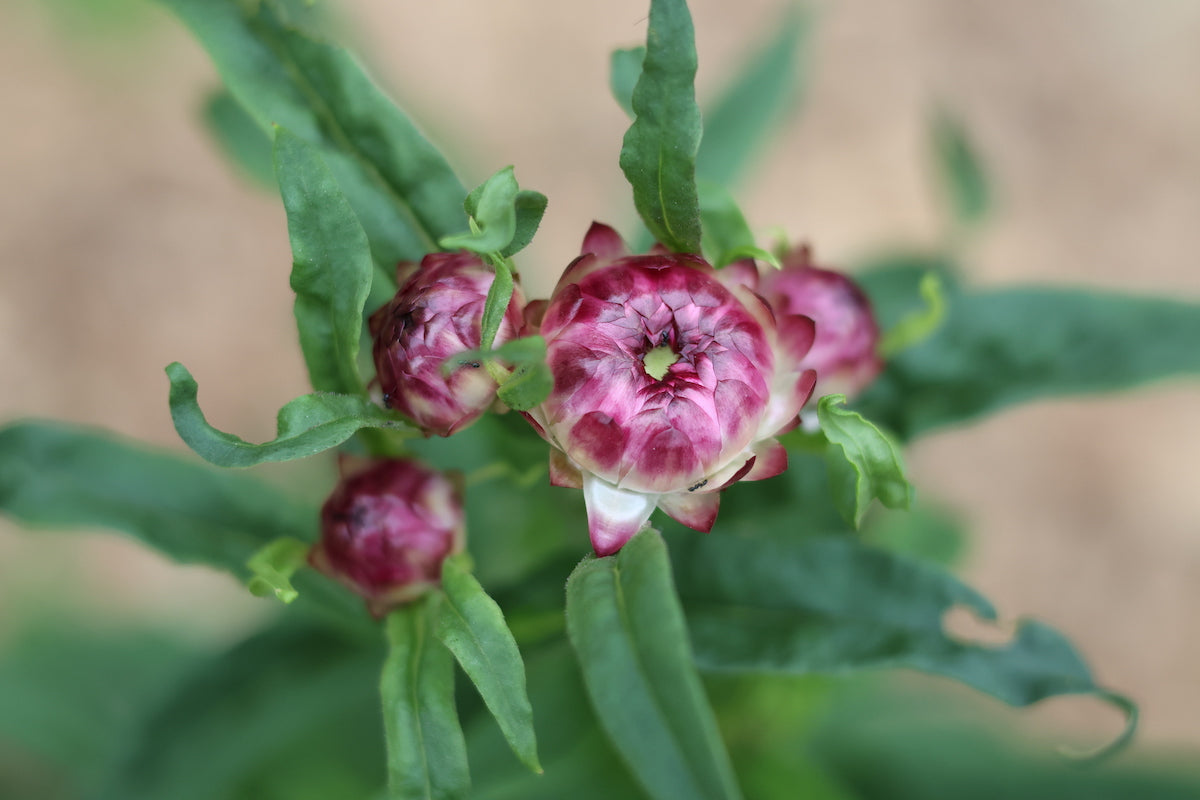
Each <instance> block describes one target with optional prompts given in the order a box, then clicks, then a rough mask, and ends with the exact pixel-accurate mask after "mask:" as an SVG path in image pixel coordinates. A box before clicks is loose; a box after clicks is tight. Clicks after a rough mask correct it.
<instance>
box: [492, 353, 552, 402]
mask: <svg viewBox="0 0 1200 800" xmlns="http://www.w3.org/2000/svg"><path fill="white" fill-rule="evenodd" d="M553 389H554V375H553V373H551V372H550V367H549V366H548V365H547V364H546V363H545V362H544V361H534V362H526V363H524V364H521V365H519V366H518V367H517V368H516V369H515V370H513V373H512V375H511V376H509V378H508V380H507V381H505V382H504V384H503V385H502V386H500V388H499V389H497V390H496V397H498V398H500V401H501V402H502V403H504V404H505V405H506V406H508V407H509V408H511V409H512V410H513V411H528V410H529V409H531V408H533V407H534V406H536V405H538V404H540V403H541V402H542V401H544V400H545V399H546V398H547V397H549V396H550V392H551V391H552V390H553Z"/></svg>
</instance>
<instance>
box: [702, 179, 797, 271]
mask: <svg viewBox="0 0 1200 800" xmlns="http://www.w3.org/2000/svg"><path fill="white" fill-rule="evenodd" d="M700 220H701V222H702V223H703V227H704V236H703V243H704V253H705V255H706V256H707V258H708V260H709V261H710V262H711V263H712V264H713V265H714V266H717V267H724V266H726V265H727V264H732V263H733V262H734V261H738V260H739V259H743V258H756V259H761V260H762V261H765V262H766V263H768V264H770V265H771V266H773V267H775V268H776V269H778V268H779V266H780V265H779V259H778V258H776V256H775V254H774V253H771V252H769V251H767V250H764V249H762V248H761V247H758V246H757V245H756V244H755V243H754V234H753V233H751V232H750V226H749V225H747V224H746V218H745V217H744V216H743V215H742V210H741V209H740V208H738V206H737V202H736V201H734V199H733V195H731V194H730V193H729V192H727V191H725V189H724V187H722V186H721V185H720V184H718V183H712V182H711V181H705V180H701V181H700Z"/></svg>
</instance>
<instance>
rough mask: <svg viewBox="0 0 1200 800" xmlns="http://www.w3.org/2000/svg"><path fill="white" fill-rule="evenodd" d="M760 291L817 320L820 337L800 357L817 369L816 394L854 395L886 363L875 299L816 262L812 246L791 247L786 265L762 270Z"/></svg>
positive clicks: (783, 309)
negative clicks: (882, 356) (880, 348)
mask: <svg viewBox="0 0 1200 800" xmlns="http://www.w3.org/2000/svg"><path fill="white" fill-rule="evenodd" d="M759 292H760V293H761V294H762V296H763V297H764V298H766V300H767V302H768V303H770V304H771V307H772V308H773V309H774V310H775V313H776V314H779V315H803V316H806V317H810V318H812V320H813V322H815V323H816V338H815V340H814V341H813V343H812V348H811V349H810V350H809V351H808V355H807V356H805V357H804V359H803V362H802V366H803V367H804V368H805V369H812V370H816V372H817V386H816V389H815V390H814V392H813V396H814V397H823V396H824V395H827V394H844V395H846V396H847V397H854V396H855V395H857V394H858V393H860V392H861V391H862V390H863V389H865V388H866V387H867V385H868V384H869V383H871V381H873V380H874V379H875V377H876V376H877V375H878V374H879V372H880V371H881V370H882V369H883V361H882V360H881V359H880V358H879V356H878V354H877V352H876V350H877V348H878V345H879V325H878V324H877V323H876V321H875V314H874V312H873V311H872V309H871V301H870V300H868V299H867V296H866V295H865V294H864V293H863V291H862V289H861V288H859V286H858V285H857V284H856V283H855V282H854V281H853V280H851V279H850V278H849V277H848V276H847V275H844V274H842V273H840V272H834V271H832V270H827V269H822V268H820V267H817V266H814V265H813V263H812V257H811V253H810V251H809V248H808V247H806V246H801V247H799V248H797V249H795V250H793V251H792V252H791V253H789V254H788V255H787V256H786V257H785V258H784V259H783V269H781V270H773V269H767V270H764V271H763V274H762V277H761V283H760V286H759Z"/></svg>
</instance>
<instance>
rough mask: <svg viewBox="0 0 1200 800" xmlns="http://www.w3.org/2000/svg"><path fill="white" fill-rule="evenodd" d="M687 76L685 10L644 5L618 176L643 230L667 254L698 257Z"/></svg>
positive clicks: (674, 4) (693, 121)
mask: <svg viewBox="0 0 1200 800" xmlns="http://www.w3.org/2000/svg"><path fill="white" fill-rule="evenodd" d="M695 76H696V44H695V33H694V31H693V30H692V17H691V14H690V13H689V12H688V9H687V3H686V2H684V0H651V3H650V27H649V30H648V31H647V34H646V55H645V59H644V61H643V62H642V73H641V76H640V77H639V78H638V81H637V84H636V86H635V87H634V90H633V97H632V100H631V105H632V107H633V111H634V114H635V115H636V116H635V118H634V121H633V124H632V125H631V126H630V127H629V130H628V131H626V133H625V141H624V144H623V145H622V147H621V159H620V161H621V170H622V171H623V172H624V173H625V177H626V178H627V179H628V180H629V183H630V185H631V186H632V187H633V202H634V206H636V208H637V211H638V214H640V215H641V217H642V221H643V222H645V223H646V227H647V228H649V229H650V232H651V233H652V234H653V235H654V237H655V238H656V239H657V240H658V241H659V242H662V244H664V245H665V246H666V247H667V248H668V249H670V250H674V251H676V252H681V253H699V252H700V204H699V200H698V198H697V194H696V152H697V151H698V150H699V147H700V107H699V106H698V105H696V92H695V89H694V87H693V85H692V83H693V80H694V79H695Z"/></svg>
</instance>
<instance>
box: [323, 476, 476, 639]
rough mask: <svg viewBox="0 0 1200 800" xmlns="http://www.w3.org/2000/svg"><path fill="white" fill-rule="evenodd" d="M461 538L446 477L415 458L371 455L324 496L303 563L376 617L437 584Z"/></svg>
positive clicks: (456, 500) (457, 504)
mask: <svg viewBox="0 0 1200 800" xmlns="http://www.w3.org/2000/svg"><path fill="white" fill-rule="evenodd" d="M464 537H465V523H464V518H463V510H462V499H461V497H460V496H459V492H458V489H457V488H456V487H455V486H454V484H453V483H451V481H450V480H449V478H447V477H446V476H445V475H442V474H441V473H439V472H435V471H433V470H431V469H429V468H428V467H425V466H422V465H421V464H419V463H417V462H415V461H407V460H390V459H389V460H381V461H375V462H372V463H371V464H370V465H369V466H367V467H366V468H365V469H363V470H361V471H359V472H356V473H354V474H352V475H349V476H347V477H343V478H342V480H341V481H340V482H339V483H338V485H337V487H336V488H335V489H334V490H333V494H331V495H330V496H329V499H328V500H326V501H325V505H324V506H323V507H322V508H321V541H320V542H319V543H318V544H317V545H316V546H315V547H314V548H313V549H312V551H311V552H310V553H309V563H311V564H312V565H313V566H314V567H315V568H317V569H318V570H320V571H321V572H323V573H324V574H326V575H328V576H329V577H331V578H333V579H335V580H337V581H339V582H341V583H343V584H345V585H346V586H348V587H349V588H350V589H352V590H353V591H354V592H355V593H357V594H359V595H361V596H362V597H364V598H366V601H367V607H368V608H369V609H370V610H371V613H372V614H374V615H375V616H377V617H378V616H382V615H383V614H385V613H387V612H388V611H389V610H390V609H392V608H395V607H396V606H398V605H401V604H403V603H406V602H408V601H410V600H413V599H415V598H417V597H419V596H420V595H422V594H424V593H425V592H426V591H428V590H429V589H430V588H432V587H434V586H437V585H438V583H439V582H440V580H441V575H442V562H443V561H444V560H445V559H446V558H447V557H448V556H451V555H453V554H454V553H457V552H459V551H460V550H462V548H463V542H464Z"/></svg>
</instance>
